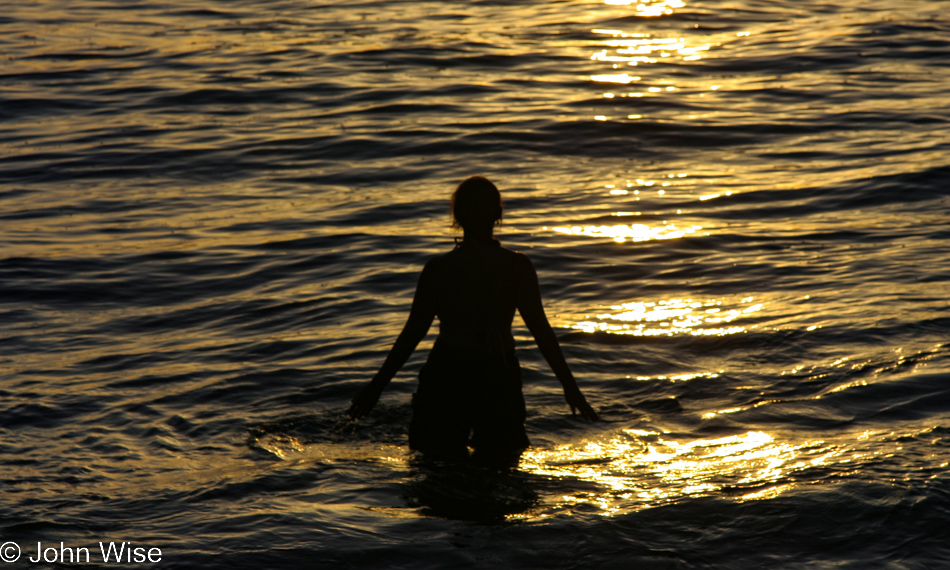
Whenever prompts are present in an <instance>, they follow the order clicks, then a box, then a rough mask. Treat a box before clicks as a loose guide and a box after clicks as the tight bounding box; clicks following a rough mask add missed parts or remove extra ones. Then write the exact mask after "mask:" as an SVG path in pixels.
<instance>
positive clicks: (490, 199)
mask: <svg viewBox="0 0 950 570" xmlns="http://www.w3.org/2000/svg"><path fill="white" fill-rule="evenodd" d="M501 212H502V204H501V193H500V192H499V191H498V188H497V187H495V185H494V184H492V182H491V180H489V179H487V178H485V177H484V176H470V177H469V178H466V179H465V180H463V181H462V183H461V184H459V185H458V188H456V189H455V192H454V193H453V194H452V225H453V226H454V227H456V228H459V227H460V228H463V229H468V230H477V229H479V228H485V227H489V228H490V227H491V225H492V224H494V223H495V222H500V221H501Z"/></svg>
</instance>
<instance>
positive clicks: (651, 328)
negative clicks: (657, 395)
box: [568, 297, 764, 336]
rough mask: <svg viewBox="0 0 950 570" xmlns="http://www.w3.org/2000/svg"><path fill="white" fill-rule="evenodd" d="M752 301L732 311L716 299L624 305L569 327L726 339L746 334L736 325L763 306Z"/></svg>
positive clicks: (749, 298) (743, 329)
mask: <svg viewBox="0 0 950 570" xmlns="http://www.w3.org/2000/svg"><path fill="white" fill-rule="evenodd" d="M752 301H754V298H753V297H746V298H744V299H742V300H741V301H740V302H739V305H737V306H733V307H731V308H730V307H728V306H723V301H722V300H715V299H713V300H707V301H695V300H693V299H669V300H662V301H657V302H652V301H648V302H632V303H624V304H622V305H613V306H611V307H610V308H611V309H613V310H614V311H617V312H614V313H601V314H597V315H594V316H595V318H596V320H592V319H591V318H590V315H587V316H586V317H585V320H578V321H577V322H575V323H574V324H573V325H568V326H569V328H572V329H575V330H580V331H583V332H586V333H593V332H597V331H601V332H607V333H611V334H622V335H634V336H661V335H666V336H673V335H677V334H691V335H695V336H710V335H715V336H725V335H730V334H737V333H742V332H745V331H746V330H747V327H746V326H743V325H738V324H733V323H734V321H736V320H738V319H740V318H744V317H747V316H748V315H751V314H753V313H757V312H759V311H761V310H762V308H763V307H764V305H763V304H762V303H755V304H750V303H752ZM742 305H748V306H742Z"/></svg>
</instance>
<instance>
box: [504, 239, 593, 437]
mask: <svg viewBox="0 0 950 570" xmlns="http://www.w3.org/2000/svg"><path fill="white" fill-rule="evenodd" d="M524 265H525V267H524V273H523V276H522V283H519V285H520V287H519V290H520V291H521V296H520V298H519V300H518V312H519V313H521V318H522V319H524V324H525V325H527V326H528V330H529V331H531V334H532V336H534V341H535V342H536V343H538V348H539V349H540V350H541V354H542V355H543V356H544V359H545V360H546V361H547V362H548V365H550V366H551V370H553V371H554V375H555V376H556V377H557V379H558V380H559V381H560V382H561V386H563V387H564V399H565V400H567V404H568V405H569V406H570V407H571V413H572V414H573V413H574V411H575V409H576V410H578V411H580V413H581V416H583V417H584V418H586V419H588V420H597V419H598V417H597V412H595V411H594V409H593V408H591V407H590V404H588V403H587V399H586V398H584V394H582V393H581V389H580V388H579V387H578V386H577V381H576V380H574V375H573V374H571V369H570V368H568V367H567V362H566V361H565V360H564V353H562V352H561V345H560V344H558V342H557V337H556V336H554V330H553V329H551V324H550V323H548V317H547V316H546V315H545V314H544V306H543V305H542V304H541V289H540V287H539V286H538V274H537V272H536V271H535V270H534V266H533V265H532V264H531V260H530V259H528V258H527V256H525V257H524Z"/></svg>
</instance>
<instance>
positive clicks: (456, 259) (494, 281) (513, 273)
mask: <svg viewBox="0 0 950 570" xmlns="http://www.w3.org/2000/svg"><path fill="white" fill-rule="evenodd" d="M529 265H530V262H529V261H528V259H527V257H525V256H524V255H523V254H521V253H517V252H514V251H512V250H510V249H507V248H504V247H501V246H500V245H499V244H498V241H497V240H491V241H489V242H483V243H467V242H464V241H463V242H462V243H460V244H459V245H458V246H457V247H456V248H455V249H454V250H452V251H451V252H449V253H447V254H445V255H442V256H439V257H437V258H435V259H433V260H432V261H430V262H429V263H428V264H427V265H426V268H425V270H424V271H423V276H422V279H423V280H426V279H431V282H430V283H429V285H430V286H431V289H429V288H428V287H427V288H426V289H428V291H427V293H428V292H431V295H432V299H433V304H434V309H435V314H436V316H438V318H439V332H440V337H442V338H443V340H447V341H451V340H452V339H455V338H457V339H459V340H464V339H465V338H466V337H472V336H477V335H479V334H482V333H486V332H488V333H491V334H495V335H501V337H502V338H503V339H504V341H505V345H506V348H513V346H514V341H513V340H512V338H511V322H512V320H513V318H514V314H515V309H517V308H518V307H519V302H520V300H521V299H523V298H524V289H525V282H526V279H525V278H526V274H527V268H528V267H529ZM427 274H428V275H427Z"/></svg>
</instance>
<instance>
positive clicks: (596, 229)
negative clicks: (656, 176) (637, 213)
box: [543, 190, 703, 243]
mask: <svg viewBox="0 0 950 570" xmlns="http://www.w3.org/2000/svg"><path fill="white" fill-rule="evenodd" d="M620 192H624V191H623V190H614V191H612V192H611V193H612V194H613V193H620ZM543 229H545V230H547V229H548V228H547V227H545V228H543ZM550 229H551V230H552V231H555V232H558V233H561V234H568V235H575V236H587V237H593V238H610V239H612V240H613V241H615V242H617V243H625V242H627V241H631V242H640V241H650V240H661V239H677V238H681V237H685V236H687V235H689V234H693V233H696V232H697V231H699V230H701V229H703V228H702V226H678V225H676V224H664V225H662V226H654V227H651V226H648V225H646V224H629V225H628V224H617V225H613V226H571V227H554V228H550Z"/></svg>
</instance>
